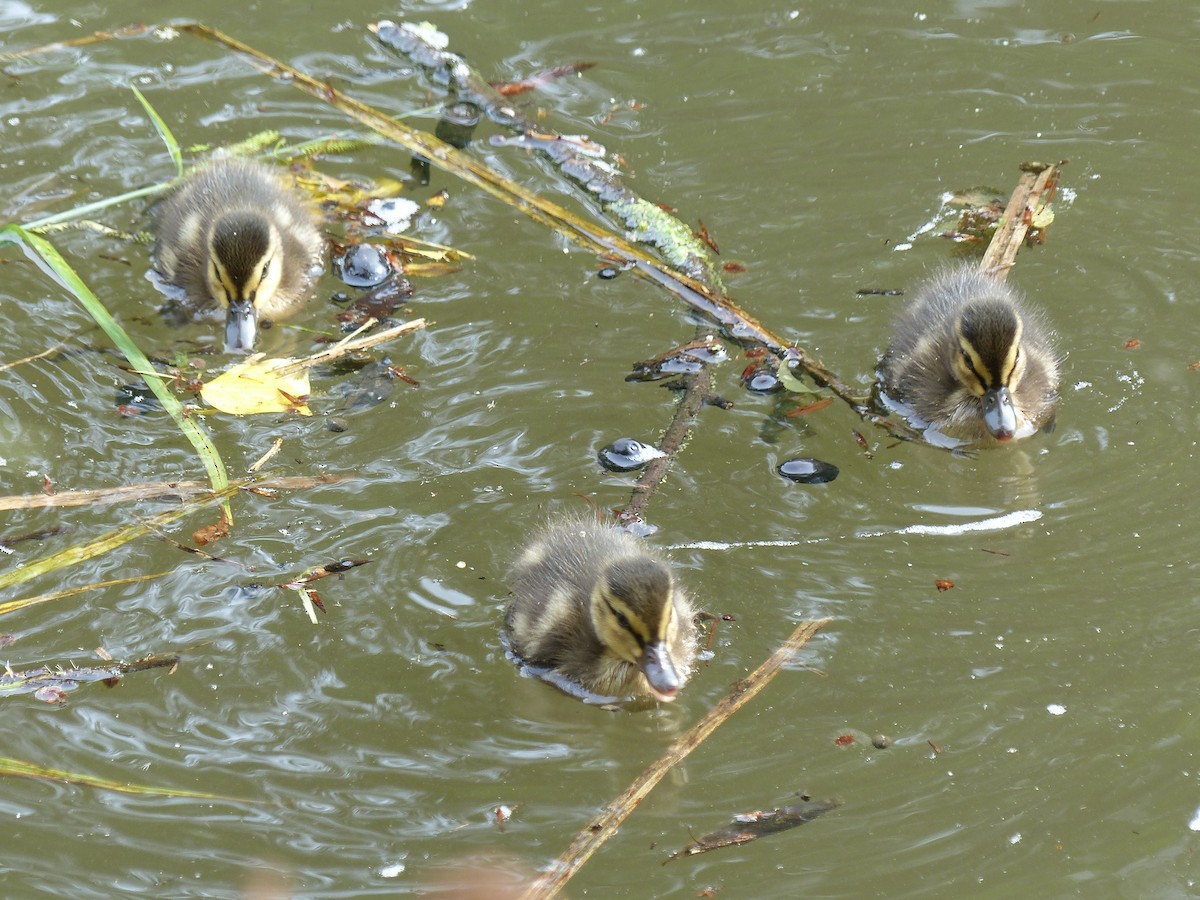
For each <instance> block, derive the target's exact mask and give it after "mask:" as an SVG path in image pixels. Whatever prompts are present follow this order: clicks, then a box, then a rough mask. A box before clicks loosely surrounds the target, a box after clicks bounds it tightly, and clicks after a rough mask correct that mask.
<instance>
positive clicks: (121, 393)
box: [117, 384, 162, 413]
mask: <svg viewBox="0 0 1200 900" xmlns="http://www.w3.org/2000/svg"><path fill="white" fill-rule="evenodd" d="M117 406H118V407H120V408H121V409H122V411H125V410H130V411H131V412H133V413H143V412H162V404H161V403H160V402H159V400H158V398H157V397H155V396H154V394H153V393H151V392H150V388H148V387H146V386H145V385H144V384H123V385H121V386H120V387H118V388H117Z"/></svg>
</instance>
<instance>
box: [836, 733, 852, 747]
mask: <svg viewBox="0 0 1200 900" xmlns="http://www.w3.org/2000/svg"><path fill="white" fill-rule="evenodd" d="M833 742H834V743H835V744H837V746H839V747H849V746H850V745H851V744H853V743H854V735H852V734H839V735H838V736H837V737H836V738H834V739H833Z"/></svg>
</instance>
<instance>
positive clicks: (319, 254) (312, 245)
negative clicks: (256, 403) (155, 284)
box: [154, 159, 325, 351]
mask: <svg viewBox="0 0 1200 900" xmlns="http://www.w3.org/2000/svg"><path fill="white" fill-rule="evenodd" d="M157 231H158V236H157V241H156V243H155V247H154V258H155V266H156V268H157V269H158V271H159V273H160V274H161V275H162V276H163V278H164V279H166V280H167V281H169V282H171V283H172V284H175V285H177V286H178V287H180V288H182V289H183V291H184V292H185V294H186V295H187V303H188V305H189V306H191V307H192V308H194V309H197V310H200V309H208V308H212V307H213V306H220V307H222V308H223V309H224V310H225V313H226V326H225V345H226V349H227V350H241V351H249V350H250V349H251V348H252V347H253V346H254V341H255V339H256V337H257V334H258V321H259V318H260V317H261V318H263V319H269V320H271V321H279V320H281V319H286V318H288V317H289V316H292V315H295V314H296V313H297V312H299V311H300V310H301V309H302V308H303V307H304V304H305V303H306V302H307V301H308V296H309V294H310V292H311V290H312V286H313V275H314V272H316V271H318V270H319V268H320V266H321V263H322V258H323V256H324V252H325V241H324V239H323V238H322V237H321V233H320V231H319V230H318V229H317V224H316V220H315V217H314V214H313V212H312V210H311V209H309V207H308V206H307V205H306V204H305V202H304V200H303V198H302V197H301V196H299V195H298V194H297V192H296V191H295V189H293V188H291V187H288V186H286V185H285V184H284V183H283V182H282V181H280V179H279V178H278V177H277V176H276V174H275V173H274V172H273V171H272V170H271V169H270V168H269V167H268V166H265V165H263V164H261V163H256V162H251V161H249V160H244V159H220V160H216V161H214V162H213V163H212V164H211V165H209V166H208V167H207V168H204V169H202V170H200V171H199V172H197V173H195V174H194V175H192V176H190V177H189V178H187V180H185V181H184V182H183V184H182V185H181V186H180V187H179V188H178V189H177V190H176V191H175V193H173V194H172V195H171V196H170V197H169V198H168V199H167V201H166V202H165V203H164V204H163V208H162V211H161V213H160V214H159V217H158V227H157Z"/></svg>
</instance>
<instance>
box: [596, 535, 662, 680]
mask: <svg viewBox="0 0 1200 900" xmlns="http://www.w3.org/2000/svg"><path fill="white" fill-rule="evenodd" d="M591 615H592V627H593V628H594V629H595V631H596V635H597V637H599V638H600V640H601V641H602V642H603V643H604V645H605V646H606V647H607V648H608V649H609V650H611V651H612V652H613V653H615V654H616V655H617V656H619V657H620V658H621V659H623V660H625V661H626V662H630V663H633V664H634V665H635V666H637V667H638V668H639V669H641V670H642V674H643V675H645V677H646V683H647V684H648V685H649V686H650V690H651V692H652V693H653V694H654V696H655V697H657V698H658V699H659V700H674V699H675V695H676V694H677V693H679V688H680V687H681V686H682V685H683V681H684V678H683V676H681V675H680V673H679V672H678V671H677V670H676V668H675V662H674V661H673V660H672V659H671V652H670V635H671V634H672V632H673V630H674V628H675V583H674V580H673V579H672V577H671V570H670V569H669V568H667V566H666V565H665V564H664V563H662V562H660V561H658V560H656V559H652V558H650V557H645V556H630V557H626V558H624V559H618V560H614V561H613V562H611V563H609V564H608V565H607V566H606V567H605V568H604V571H603V573H602V574H601V576H600V578H599V580H598V581H597V583H596V587H595V588H594V589H593V591H592V602H591Z"/></svg>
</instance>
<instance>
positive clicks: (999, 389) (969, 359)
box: [953, 300, 1025, 441]
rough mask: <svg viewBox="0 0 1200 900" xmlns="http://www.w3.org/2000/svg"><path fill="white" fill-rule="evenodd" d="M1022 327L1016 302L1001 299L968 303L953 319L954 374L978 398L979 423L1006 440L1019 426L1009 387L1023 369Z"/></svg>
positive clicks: (1019, 378)
mask: <svg viewBox="0 0 1200 900" xmlns="http://www.w3.org/2000/svg"><path fill="white" fill-rule="evenodd" d="M1023 328H1024V323H1023V322H1022V320H1021V315H1020V313H1019V312H1018V311H1017V310H1016V308H1015V307H1013V305H1012V304H1011V303H1006V302H1003V301H999V300H983V301H980V302H977V303H970V304H968V305H967V306H965V307H963V310H962V312H961V313H959V315H958V318H957V319H955V321H954V337H955V339H956V340H957V341H958V352H957V353H956V354H955V356H954V363H953V368H954V374H955V377H957V378H958V380H959V381H960V382H962V384H963V386H964V387H966V389H967V390H968V391H969V392H970V393H971V394H972V395H973V396H975V397H978V398H979V402H980V408H981V410H982V412H983V424H984V425H985V426H986V427H987V430H988V431H990V432H991V433H992V436H993V437H994V438H996V440H998V441H1007V440H1010V439H1011V438H1012V437H1013V435H1014V434H1016V431H1017V425H1018V419H1017V409H1016V406H1015V405H1014V403H1013V393H1014V392H1015V391H1016V389H1017V386H1018V385H1019V384H1020V383H1021V379H1022V377H1023V376H1024V374H1025V358H1024V355H1023V354H1022V353H1021V332H1022V330H1023Z"/></svg>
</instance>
